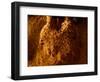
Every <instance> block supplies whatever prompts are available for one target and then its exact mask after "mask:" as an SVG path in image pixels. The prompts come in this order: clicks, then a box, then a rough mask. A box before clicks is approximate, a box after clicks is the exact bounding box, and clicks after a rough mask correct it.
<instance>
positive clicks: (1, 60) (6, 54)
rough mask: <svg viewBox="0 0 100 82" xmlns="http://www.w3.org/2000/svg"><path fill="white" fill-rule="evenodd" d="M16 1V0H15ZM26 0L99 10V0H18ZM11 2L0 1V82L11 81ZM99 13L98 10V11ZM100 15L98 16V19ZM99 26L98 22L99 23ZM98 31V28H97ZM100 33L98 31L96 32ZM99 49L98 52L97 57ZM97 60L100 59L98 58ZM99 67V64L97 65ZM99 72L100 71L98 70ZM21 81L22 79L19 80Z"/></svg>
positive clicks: (90, 78) (71, 79)
mask: <svg viewBox="0 0 100 82" xmlns="http://www.w3.org/2000/svg"><path fill="white" fill-rule="evenodd" d="M16 1H17V0H16ZM20 1H26V2H27V1H28V2H41V3H56V4H72V5H89V6H98V10H100V0H35V1H34V0H20ZM11 2H13V0H1V1H0V82H13V80H11V79H10V69H11V68H10V66H11V64H10V63H11ZM98 14H100V11H99V13H98ZM99 18H100V16H98V21H100V19H99ZM99 26H100V24H99ZM99 26H98V27H99ZM98 31H100V28H98ZM98 35H100V32H99V33H98ZM91 37H92V36H91ZM98 42H100V37H99V38H98ZM98 49H100V43H99V44H98ZM99 53H100V51H99V52H98V58H100V55H99ZM98 62H100V60H99V59H98ZM98 67H99V68H100V65H99V66H98ZM99 73H100V71H99ZM99 77H100V75H98V76H84V77H67V78H53V79H39V80H34V82H40V81H41V82H47V81H48V82H52V81H55V82H56V81H59V82H60V81H62V82H67V81H68V82H80V81H81V82H85V81H93V82H94V81H95V82H98V81H99ZM28 81H30V82H32V81H33V80H26V82H28ZM21 82H22V81H21Z"/></svg>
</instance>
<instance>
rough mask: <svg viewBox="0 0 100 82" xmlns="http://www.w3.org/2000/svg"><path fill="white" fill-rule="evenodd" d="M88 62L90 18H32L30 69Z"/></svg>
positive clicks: (29, 52)
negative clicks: (88, 19)
mask: <svg viewBox="0 0 100 82" xmlns="http://www.w3.org/2000/svg"><path fill="white" fill-rule="evenodd" d="M86 63H87V18H79V17H55V16H52V17H50V16H28V66H45V65H68V64H86Z"/></svg>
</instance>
